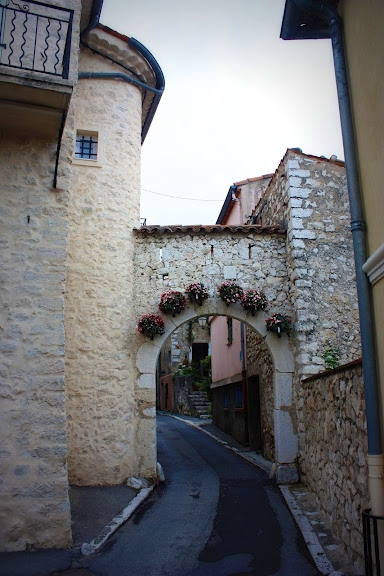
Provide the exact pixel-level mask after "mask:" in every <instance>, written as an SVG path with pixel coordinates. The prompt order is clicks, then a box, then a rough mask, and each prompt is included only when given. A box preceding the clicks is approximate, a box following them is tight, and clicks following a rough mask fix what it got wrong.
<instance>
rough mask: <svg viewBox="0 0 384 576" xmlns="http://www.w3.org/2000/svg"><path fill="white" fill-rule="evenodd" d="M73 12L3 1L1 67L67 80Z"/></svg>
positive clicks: (0, 5)
mask: <svg viewBox="0 0 384 576" xmlns="http://www.w3.org/2000/svg"><path fill="white" fill-rule="evenodd" d="M72 21H73V10H69V9H68V8H60V7H57V6H52V5H49V4H43V3H42V2H35V1H34V0H29V1H28V2H16V1H15V0H0V65H1V66H8V67H10V68H18V69H21V70H29V71H34V72H42V73H44V74H49V75H51V76H58V77H60V78H64V79H66V78H68V73H69V60H70V51H71V38H72Z"/></svg>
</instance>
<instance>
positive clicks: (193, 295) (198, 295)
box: [185, 282, 209, 306]
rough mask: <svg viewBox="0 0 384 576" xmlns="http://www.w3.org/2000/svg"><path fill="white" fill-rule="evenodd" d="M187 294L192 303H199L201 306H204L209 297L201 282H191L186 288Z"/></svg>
mask: <svg viewBox="0 0 384 576" xmlns="http://www.w3.org/2000/svg"><path fill="white" fill-rule="evenodd" d="M185 292H186V294H187V295H188V297H189V300H190V302H198V303H199V305H200V306H201V305H202V304H203V300H206V299H207V298H208V296H209V294H208V290H207V289H206V288H204V284H201V283H200V282H191V284H188V286H186V287H185Z"/></svg>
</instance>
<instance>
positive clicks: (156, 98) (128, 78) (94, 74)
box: [78, 38, 165, 144]
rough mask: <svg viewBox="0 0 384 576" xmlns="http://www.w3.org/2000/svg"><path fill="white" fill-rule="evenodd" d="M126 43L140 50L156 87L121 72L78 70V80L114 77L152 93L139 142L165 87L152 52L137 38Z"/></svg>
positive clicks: (146, 129)
mask: <svg viewBox="0 0 384 576" xmlns="http://www.w3.org/2000/svg"><path fill="white" fill-rule="evenodd" d="M128 45H129V46H130V47H131V48H133V49H134V50H137V52H140V54H141V55H142V56H144V58H145V59H146V60H147V62H148V64H149V65H150V66H151V68H152V70H153V72H154V73H155V77H156V87H155V88H154V87H153V86H150V85H149V84H145V83H144V82H141V81H140V80H136V78H132V77H131V76H128V74H124V73H123V72H79V76H78V77H79V80H81V79H82V78H87V79H91V78H96V79H111V78H113V79H115V80H123V81H124V82H129V84H133V85H134V86H137V87H138V88H142V89H143V90H148V91H149V92H153V93H154V97H153V100H152V102H151V105H150V107H149V110H148V113H147V116H146V118H145V121H144V124H143V127H142V129H141V144H143V143H144V140H145V137H146V135H147V133H148V130H149V127H150V125H151V122H152V120H153V117H154V115H155V112H156V110H157V107H158V105H159V102H160V99H161V96H162V94H163V92H164V87H165V80H164V75H163V72H162V70H161V68H160V66H159V65H158V63H157V62H156V60H155V58H154V57H153V56H152V54H151V53H150V52H149V50H147V48H145V46H143V45H142V44H141V43H140V42H139V41H138V40H135V38H130V40H129V42H128ZM116 64H118V62H116Z"/></svg>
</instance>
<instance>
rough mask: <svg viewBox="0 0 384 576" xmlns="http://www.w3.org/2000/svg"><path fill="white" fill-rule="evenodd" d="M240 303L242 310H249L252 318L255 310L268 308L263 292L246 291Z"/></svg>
mask: <svg viewBox="0 0 384 576" xmlns="http://www.w3.org/2000/svg"><path fill="white" fill-rule="evenodd" d="M240 303H241V305H242V307H243V308H244V310H250V311H251V312H252V316H254V315H255V313H256V311H257V310H265V309H266V308H267V306H268V300H267V297H266V295H265V294H264V292H261V291H260V290H246V291H245V292H244V294H243V295H242V297H241V300H240Z"/></svg>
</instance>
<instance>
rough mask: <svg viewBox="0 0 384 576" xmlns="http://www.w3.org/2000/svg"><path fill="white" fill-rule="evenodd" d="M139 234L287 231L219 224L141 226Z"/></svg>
mask: <svg viewBox="0 0 384 576" xmlns="http://www.w3.org/2000/svg"><path fill="white" fill-rule="evenodd" d="M133 230H134V232H136V233H138V234H211V233H217V234H220V233H223V232H226V233H235V232H240V233H242V234H248V233H249V232H252V233H254V234H282V235H285V234H286V230H285V229H284V228H282V227H281V226H258V225H248V226H225V225H224V226H222V225H219V224H204V225H203V224H193V225H186V226H182V225H177V224H176V225H171V226H157V225H154V226H141V227H140V228H134V229H133Z"/></svg>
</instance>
